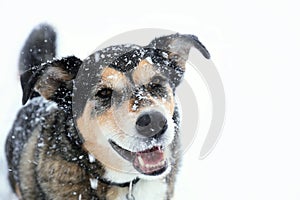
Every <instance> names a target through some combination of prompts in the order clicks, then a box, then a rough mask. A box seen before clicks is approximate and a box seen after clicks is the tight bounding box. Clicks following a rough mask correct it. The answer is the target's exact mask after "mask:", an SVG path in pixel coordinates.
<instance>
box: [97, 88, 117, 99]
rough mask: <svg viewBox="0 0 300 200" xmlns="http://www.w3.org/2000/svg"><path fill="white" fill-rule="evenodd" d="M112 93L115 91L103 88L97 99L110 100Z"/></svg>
mask: <svg viewBox="0 0 300 200" xmlns="http://www.w3.org/2000/svg"><path fill="white" fill-rule="evenodd" d="M112 92H113V91H112V89H110V88H103V89H101V90H99V91H98V92H97V93H96V97H99V98H101V99H108V98H110V97H111V95H112Z"/></svg>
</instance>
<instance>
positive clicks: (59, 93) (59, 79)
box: [21, 56, 82, 104]
mask: <svg viewBox="0 0 300 200" xmlns="http://www.w3.org/2000/svg"><path fill="white" fill-rule="evenodd" d="M81 63H82V61H81V60H80V59H78V58H76V57H75V56H70V57H66V58H62V59H60V60H53V61H51V62H48V63H45V64H42V65H39V66H35V67H32V68H31V69H29V70H27V71H26V72H24V73H23V74H22V75H21V84H22V90H23V99H22V103H23V104H25V103H26V102H27V101H28V99H30V98H31V97H32V95H33V93H34V91H37V92H38V93H40V95H42V96H43V97H44V98H46V99H48V100H52V101H55V102H57V103H60V102H59V101H63V100H64V98H66V97H67V96H68V95H70V94H69V93H70V91H72V87H73V84H72V80H73V79H74V78H75V77H76V75H77V72H78V70H79V67H80V65H81Z"/></svg>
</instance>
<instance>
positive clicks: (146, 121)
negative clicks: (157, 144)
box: [135, 111, 168, 137]
mask: <svg viewBox="0 0 300 200" xmlns="http://www.w3.org/2000/svg"><path fill="white" fill-rule="evenodd" d="M135 128H136V130H137V131H138V133H139V134H140V135H143V136H146V137H159V136H160V135H162V134H163V133H164V132H165V131H166V130H167V128H168V124H167V119H166V118H165V117H164V116H163V115H162V114H161V113H160V112H157V111H155V112H149V113H146V114H143V115H141V116H139V118H138V119H137V121H136V124H135Z"/></svg>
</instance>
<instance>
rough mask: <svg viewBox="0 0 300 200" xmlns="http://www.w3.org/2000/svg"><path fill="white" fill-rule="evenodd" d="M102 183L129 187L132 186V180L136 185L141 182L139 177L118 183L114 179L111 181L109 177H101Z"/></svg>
mask: <svg viewBox="0 0 300 200" xmlns="http://www.w3.org/2000/svg"><path fill="white" fill-rule="evenodd" d="M98 180H99V181H100V182H101V183H104V184H106V185H111V186H118V187H129V186H130V182H132V184H133V185H135V184H136V183H137V182H139V180H140V179H139V178H135V179H133V180H132V181H129V182H125V183H116V182H113V181H109V180H107V179H101V178H99V179H98Z"/></svg>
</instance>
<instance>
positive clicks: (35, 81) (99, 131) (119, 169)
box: [6, 24, 210, 200]
mask: <svg viewBox="0 0 300 200" xmlns="http://www.w3.org/2000/svg"><path fill="white" fill-rule="evenodd" d="M55 38H56V35H55V32H54V30H53V29H52V28H51V27H50V26H49V25H45V24H43V25H40V26H39V27H37V28H36V29H34V30H33V32H32V33H31V35H30V36H29V38H28V39H27V41H26V43H25V46H24V48H23V50H22V52H21V57H20V64H19V68H20V73H22V74H21V84H22V89H23V104H26V103H27V104H26V105H25V106H24V107H23V108H22V109H21V110H20V111H19V114H18V116H17V119H16V120H15V123H14V125H13V127H12V129H11V131H10V133H9V135H8V137H7V141H6V155H7V161H8V166H9V180H10V183H11V186H12V188H13V190H14V191H15V193H16V194H17V196H18V197H19V198H20V199H57V200H58V199H108V200H111V199H118V200H121V199H126V194H127V193H128V192H129V186H130V185H132V187H133V189H132V193H133V195H134V197H135V199H136V200H140V199H143V200H147V199H152V200H153V199H156V200H159V199H170V198H171V197H172V196H173V192H174V191H173V190H174V183H175V175H176V173H177V171H178V166H179V163H180V157H181V150H180V140H179V138H180V135H179V113H178V108H177V105H176V102H175V98H174V97H175V89H176V87H177V86H178V84H179V83H180V81H181V79H182V76H183V74H184V71H185V63H186V60H187V58H188V54H189V50H190V48H191V47H195V48H197V49H198V50H199V51H200V52H201V53H202V54H203V56H205V57H206V58H207V59H209V57H210V56H209V53H208V52H207V50H206V49H205V47H204V46H203V45H202V44H201V43H200V42H199V41H198V39H197V37H195V36H192V35H180V34H174V35H169V36H164V37H160V38H157V39H154V40H153V41H152V42H151V43H150V44H149V45H147V46H145V47H140V46H137V45H119V46H112V47H107V48H105V49H103V50H99V51H97V52H95V53H93V54H92V55H91V56H89V57H88V58H87V59H85V60H84V61H81V60H80V59H78V58H76V57H74V56H71V57H66V58H62V59H55ZM46 61H47V62H46ZM147 114H149V115H147ZM146 115H147V117H148V118H150V122H149V121H148V122H147V123H149V124H150V125H151V131H152V132H153V131H154V132H155V133H152V132H149V130H148V128H146V129H145V127H147V126H148V125H147V123H146V122H145V120H146V121H147V119H146V118H147V117H145V116H146ZM141 116H144V117H141ZM148 120H149V119H148ZM138 121H139V122H138ZM154 122H155V123H156V122H158V123H159V124H160V125H159V126H156V125H155V124H154ZM150 125H149V126H150ZM157 127H158V128H157ZM144 162H146V164H148V165H146V164H145V163H144Z"/></svg>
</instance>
